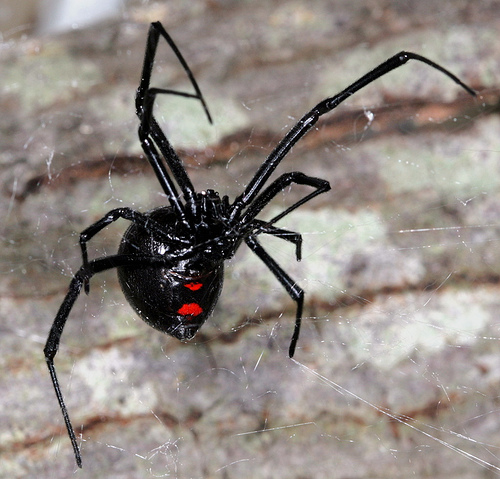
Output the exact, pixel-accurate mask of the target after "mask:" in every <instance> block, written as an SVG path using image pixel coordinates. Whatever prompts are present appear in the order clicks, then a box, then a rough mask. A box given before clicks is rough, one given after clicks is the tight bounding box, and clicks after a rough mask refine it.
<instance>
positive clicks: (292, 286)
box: [245, 236, 304, 357]
mask: <svg viewBox="0 0 500 479" xmlns="http://www.w3.org/2000/svg"><path fill="white" fill-rule="evenodd" d="M245 243H246V244H247V245H248V247H249V248H250V249H251V250H252V251H253V252H254V253H255V254H256V255H257V256H258V257H259V258H260V259H261V260H262V261H263V262H264V264H265V265H266V266H267V267H268V268H269V269H270V270H271V272H272V273H273V274H274V276H275V277H276V278H277V279H278V281H279V282H280V283H281V284H282V285H283V287H284V288H285V289H286V291H287V293H288V294H289V296H290V297H291V298H292V299H293V300H294V301H295V302H296V303H297V311H296V314H295V327H294V330H293V335H292V339H291V341H290V347H289V348H288V355H289V356H290V357H293V355H294V353H295V346H296V345H297V341H298V339H299V334H300V324H301V322H302V309H303V306H304V290H303V289H302V288H301V287H300V286H298V285H297V283H296V282H295V281H294V280H293V279H292V278H291V277H290V276H288V274H287V273H286V272H285V271H284V270H283V268H281V266H280V265H279V264H278V263H277V262H276V261H275V260H274V259H273V258H272V257H271V256H270V255H269V253H267V252H266V251H265V250H264V248H263V247H262V246H261V245H260V243H259V242H258V241H257V238H256V237H255V236H248V237H246V238H245Z"/></svg>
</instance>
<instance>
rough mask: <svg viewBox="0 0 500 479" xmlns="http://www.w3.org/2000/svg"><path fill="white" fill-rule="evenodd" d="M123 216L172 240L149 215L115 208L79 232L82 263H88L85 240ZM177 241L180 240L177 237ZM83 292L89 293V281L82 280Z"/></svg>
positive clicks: (166, 239) (161, 237) (128, 209)
mask: <svg viewBox="0 0 500 479" xmlns="http://www.w3.org/2000/svg"><path fill="white" fill-rule="evenodd" d="M120 218H123V219H125V220H128V221H131V222H132V223H135V224H137V225H139V226H142V227H143V228H146V229H148V230H149V231H151V234H154V235H155V236H157V237H158V238H159V239H161V240H163V241H172V238H171V237H170V236H169V235H167V234H166V233H165V230H164V228H162V227H161V226H160V225H159V224H158V223H157V222H156V221H154V220H153V219H151V218H150V217H149V216H147V215H145V214H143V213H141V212H139V211H136V210H133V209H132V208H128V207H124V208H116V209H114V210H111V211H108V212H107V213H106V214H105V215H104V216H103V217H102V218H101V219H100V220H98V221H96V222H95V223H93V224H91V225H90V226H89V227H88V228H85V229H84V230H83V231H82V232H81V233H80V248H81V250H82V264H83V266H86V265H88V264H89V260H88V253H87V242H88V241H90V240H91V239H92V238H93V237H94V236H95V235H96V234H97V233H99V232H100V231H101V230H103V229H104V228H105V227H106V226H108V225H110V224H111V223H114V222H115V221H117V220H118V219H120ZM176 240H177V241H180V240H179V239H178V238H177V239H176ZM84 289H85V293H86V294H89V291H90V288H89V281H88V280H86V281H84Z"/></svg>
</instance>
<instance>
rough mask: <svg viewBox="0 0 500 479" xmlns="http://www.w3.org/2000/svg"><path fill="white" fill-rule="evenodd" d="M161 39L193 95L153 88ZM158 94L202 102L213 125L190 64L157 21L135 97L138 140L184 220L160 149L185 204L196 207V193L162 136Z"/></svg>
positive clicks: (174, 206)
mask: <svg viewBox="0 0 500 479" xmlns="http://www.w3.org/2000/svg"><path fill="white" fill-rule="evenodd" d="M160 37H163V38H164V39H165V40H166V42H167V43H168V45H169V46H170V48H171V49H172V51H173V52H174V53H175V55H176V57H177V59H178V60H179V62H180V64H181V65H182V67H183V68H184V71H185V72H186V74H187V76H188V78H189V80H190V82H191V84H192V86H193V88H194V90H195V93H194V94H193V93H187V92H182V91H176V90H166V89H161V88H150V83H151V75H152V71H153V65H154V59H155V55H156V50H157V47H158V42H159V39H160ZM158 94H171V95H178V96H182V97H186V98H194V99H197V100H199V101H200V102H201V104H202V106H203V109H204V110H205V113H206V115H207V118H208V120H209V122H210V123H212V118H211V116H210V113H209V111H208V107H207V105H206V103H205V99H204V98H203V95H202V93H201V90H200V88H199V87H198V84H197V82H196V80H195V78H194V75H193V73H192V72H191V70H190V68H189V66H188V64H187V62H186V61H185V60H184V57H183V56H182V54H181V52H180V51H179V49H178V48H177V46H176V45H175V43H174V41H173V40H172V38H171V37H170V35H169V34H168V33H167V32H166V30H165V29H164V28H163V26H162V25H161V23H160V22H155V23H152V24H151V26H150V28H149V33H148V39H147V43H146V53H145V56H144V64H143V68H142V74H141V82H140V85H139V88H138V89H137V94H136V113H137V116H138V117H139V119H140V121H141V124H140V127H139V139H140V141H141V145H142V148H143V150H144V153H145V154H146V157H147V158H148V160H149V162H150V164H151V166H152V168H153V170H154V171H155V174H156V176H157V178H158V181H159V182H160V184H161V186H162V188H163V191H164V192H165V194H166V195H167V197H168V199H169V201H170V204H171V205H172V207H173V208H174V209H175V211H176V212H177V213H178V215H179V217H180V218H184V209H183V206H182V204H181V203H180V201H179V198H178V193H177V189H176V187H175V185H174V183H173V181H172V179H171V178H170V175H169V174H168V171H167V168H166V166H165V163H164V161H163V160H162V158H161V157H160V155H159V153H158V149H159V150H160V152H161V154H162V156H163V158H164V159H165V162H166V164H167V166H168V167H169V169H170V171H171V172H172V175H173V176H174V178H175V180H176V182H177V184H178V186H179V187H180V189H181V191H182V194H183V196H184V198H185V200H186V202H187V203H188V204H190V205H193V204H194V201H193V199H194V195H195V190H194V187H193V184H192V183H191V180H190V179H189V177H188V175H187V173H186V171H185V169H184V166H183V164H182V161H181V159H180V158H179V156H178V155H177V153H176V152H175V150H174V149H173V147H172V145H171V144H170V142H169V141H168V139H167V138H166V136H165V134H164V133H163V131H162V130H161V128H160V126H159V125H158V123H157V121H156V119H155V118H154V116H153V105H154V100H155V98H156V95H158ZM155 145H156V146H155Z"/></svg>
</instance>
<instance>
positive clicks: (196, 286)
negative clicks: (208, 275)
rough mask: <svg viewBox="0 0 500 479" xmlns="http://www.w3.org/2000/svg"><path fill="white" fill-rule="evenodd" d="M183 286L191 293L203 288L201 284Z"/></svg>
mask: <svg viewBox="0 0 500 479" xmlns="http://www.w3.org/2000/svg"><path fill="white" fill-rule="evenodd" d="M184 286H185V287H186V288H187V289H190V290H191V291H198V290H199V289H200V288H201V287H202V286H203V283H186V284H185V285H184Z"/></svg>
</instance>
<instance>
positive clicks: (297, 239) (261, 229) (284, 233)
mask: <svg viewBox="0 0 500 479" xmlns="http://www.w3.org/2000/svg"><path fill="white" fill-rule="evenodd" d="M254 223H255V224H257V225H258V228H257V229H256V230H255V231H254V235H259V234H261V233H265V234H268V235H273V236H276V237H277V238H281V239H284V240H285V241H289V242H290V243H293V244H294V245H295V258H296V259H297V261H300V260H301V259H302V235H301V234H300V233H296V232H295V231H289V230H286V229H283V228H277V227H276V226H273V225H272V224H270V223H268V222H266V221H261V220H254Z"/></svg>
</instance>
